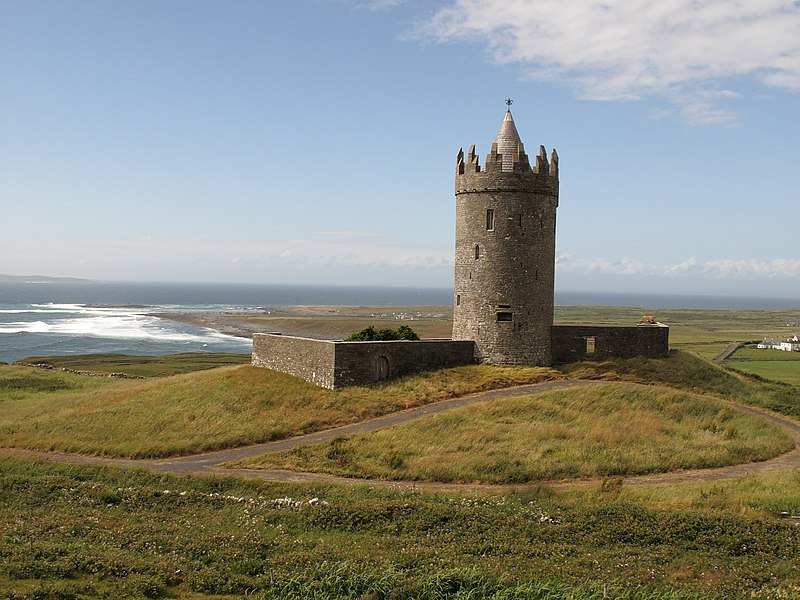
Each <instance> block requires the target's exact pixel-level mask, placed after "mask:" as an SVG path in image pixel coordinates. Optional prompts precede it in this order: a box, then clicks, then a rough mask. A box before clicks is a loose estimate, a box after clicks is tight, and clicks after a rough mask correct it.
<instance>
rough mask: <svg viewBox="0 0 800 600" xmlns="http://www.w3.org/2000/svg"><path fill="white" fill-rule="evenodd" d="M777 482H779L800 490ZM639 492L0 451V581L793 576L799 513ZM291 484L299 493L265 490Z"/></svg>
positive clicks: (209, 585)
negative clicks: (217, 471) (259, 475)
mask: <svg viewBox="0 0 800 600" xmlns="http://www.w3.org/2000/svg"><path fill="white" fill-rule="evenodd" d="M754 481H755V482H758V481H760V480H758V479H754ZM784 483H786V482H784ZM790 483H791V487H788V488H787V489H786V490H785V494H786V495H787V496H788V495H791V494H794V497H795V498H797V497H800V493H798V492H799V491H800V482H798V481H797V478H796V477H795V479H794V480H792V481H791V482H790ZM682 489H684V486H681V485H678V486H674V487H672V488H670V493H671V494H672V495H679V494H680V493H681V490H682ZM709 489H711V488H709ZM645 493H646V492H644V491H643V492H639V491H636V490H630V491H629V490H626V489H625V487H624V486H623V488H622V489H621V490H619V489H613V490H611V491H602V490H601V489H600V488H597V489H595V490H590V491H581V492H558V493H556V492H553V491H552V490H549V489H548V488H546V487H542V486H532V487H531V488H529V489H528V490H526V491H522V492H518V493H514V494H508V495H496V494H470V495H432V494H424V493H418V492H410V491H409V492H399V491H390V490H378V489H375V490H373V489H370V488H367V487H355V488H343V487H336V486H327V485H317V486H308V485H306V486H299V485H291V484H277V483H264V482H256V481H242V480H234V479H230V478H220V477H215V478H200V477H171V476H163V475H161V476H156V475H150V474H146V473H144V472H141V471H135V470H127V471H123V470H114V469H107V468H100V467H90V466H69V465H60V464H53V463H40V462H35V461H23V460H14V459H0V557H2V560H0V589H2V590H3V591H4V594H5V595H4V597H7V598H31V599H32V598H78V597H81V598H84V597H98V598H104V597H105V598H112V597H113V598H117V597H134V598H143V597H150V598H161V597H181V598H207V597H210V596H212V595H218V596H223V597H242V596H244V595H249V597H254V598H378V599H384V598H386V599H388V598H396V599H405V598H408V599H410V598H422V599H440V598H463V599H466V598H498V599H499V598H520V599H521V598H533V599H542V600H544V599H548V600H556V599H559V600H565V599H568V598H569V599H573V600H584V599H593V600H594V599H596V600H600V599H601V598H617V599H628V600H633V599H637V600H657V599H658V600H667V599H669V600H677V599H679V598H682V599H700V598H704V599H709V600H710V599H714V600H718V599H723V598H725V599H732V598H776V599H777V598H791V597H796V595H797V594H798V592H800V575H799V574H798V573H800V528H798V527H793V526H791V525H788V524H786V523H785V522H782V521H780V520H779V519H776V518H771V517H765V516H762V515H757V514H744V515H743V514H739V512H738V511H737V509H736V508H735V507H734V508H733V509H730V508H729V507H728V505H727V503H726V501H725V499H724V498H723V500H722V501H721V502H720V503H718V505H716V506H713V507H712V508H709V507H708V506H706V505H694V504H693V503H692V501H691V498H689V500H688V501H687V502H686V503H685V504H683V505H675V506H671V507H670V508H669V509H661V508H658V504H659V503H660V502H661V500H660V499H659V498H652V499H648V498H646V497H645V496H644V495H640V496H636V494H645ZM287 496H288V497H291V498H293V499H296V500H301V501H303V502H304V504H303V505H302V506H301V507H299V508H297V509H286V508H279V507H277V506H276V505H275V504H273V500H274V499H278V498H284V497H287ZM689 496H690V497H696V496H697V493H696V492H695V491H694V489H692V491H691V492H690V494H689ZM698 497H699V496H698ZM312 498H319V499H320V500H321V501H322V502H319V503H317V504H315V505H309V504H308V503H307V502H308V500H310V499H312Z"/></svg>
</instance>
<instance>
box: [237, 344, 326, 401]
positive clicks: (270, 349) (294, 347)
mask: <svg viewBox="0 0 800 600" xmlns="http://www.w3.org/2000/svg"><path fill="white" fill-rule="evenodd" d="M335 350H336V346H335V342H331V341H327V340H313V339H310V338H301V337H294V336H291V335H274V334H269V333H254V334H253V357H252V360H251V362H252V365H253V366H254V367H265V368H267V369H273V370H274V371H280V372H282V373H288V374H289V375H295V376H296V377H300V378H302V379H305V380H306V381H310V382H311V383H313V384H315V385H318V386H320V387H324V388H333V387H334V375H333V365H334V358H335Z"/></svg>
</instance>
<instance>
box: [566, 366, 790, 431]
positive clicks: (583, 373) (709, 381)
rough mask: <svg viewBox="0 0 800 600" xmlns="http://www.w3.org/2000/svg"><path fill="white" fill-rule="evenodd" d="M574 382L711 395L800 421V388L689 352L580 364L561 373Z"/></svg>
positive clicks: (568, 367) (567, 367)
mask: <svg viewBox="0 0 800 600" xmlns="http://www.w3.org/2000/svg"><path fill="white" fill-rule="evenodd" d="M559 370H560V371H561V372H563V373H564V374H565V375H566V376H567V377H569V378H573V379H600V380H603V381H631V382H636V383H647V384H653V385H664V386H668V387H673V388H677V389H681V390H686V391H690V392H696V393H699V394H709V395H712V396H717V397H720V398H727V399H729V400H736V401H739V402H742V403H744V404H750V405H752V406H760V407H763V408H768V409H770V410H774V411H775V412H779V413H783V414H785V415H790V416H793V417H800V387H798V386H795V385H789V384H785V383H778V382H772V381H764V380H763V379H760V378H753V377H748V376H746V375H744V374H737V373H732V372H731V371H729V370H727V369H724V368H722V367H718V366H716V365H714V364H712V363H710V362H708V361H706V360H703V359H701V358H699V357H697V356H693V355H691V354H689V353H687V352H681V351H679V350H672V351H670V353H669V357H668V358H645V357H642V356H640V357H636V358H626V359H623V358H619V359H612V360H606V361H597V362H590V361H587V362H579V363H573V364H570V365H564V366H563V367H560V369H559Z"/></svg>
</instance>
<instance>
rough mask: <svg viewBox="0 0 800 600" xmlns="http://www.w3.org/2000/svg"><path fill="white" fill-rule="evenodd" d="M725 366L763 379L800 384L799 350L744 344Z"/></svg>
mask: <svg viewBox="0 0 800 600" xmlns="http://www.w3.org/2000/svg"><path fill="white" fill-rule="evenodd" d="M725 366H728V367H731V368H732V369H737V370H739V371H744V372H745V373H751V374H754V375H758V376H759V377H764V378H765V379H773V380H775V381H783V382H785V383H790V384H792V385H800V352H784V351H782V350H771V349H765V348H761V349H759V348H755V347H754V346H746V347H743V348H739V349H738V350H737V351H736V352H735V353H734V354H733V355H732V356H731V357H730V358H728V359H727V360H726V361H725Z"/></svg>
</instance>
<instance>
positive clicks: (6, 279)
mask: <svg viewBox="0 0 800 600" xmlns="http://www.w3.org/2000/svg"><path fill="white" fill-rule="evenodd" d="M26 282H28V283H89V280H88V279H78V278H77V277H45V276H44V275H3V274H2V273H0V283H26Z"/></svg>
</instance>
